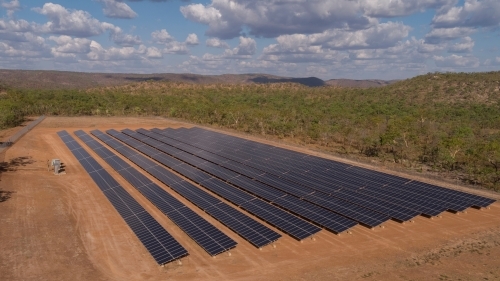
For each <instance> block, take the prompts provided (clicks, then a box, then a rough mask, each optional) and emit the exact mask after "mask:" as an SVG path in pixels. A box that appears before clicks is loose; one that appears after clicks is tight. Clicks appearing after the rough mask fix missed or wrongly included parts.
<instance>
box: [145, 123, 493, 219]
mask: <svg viewBox="0 0 500 281" xmlns="http://www.w3.org/2000/svg"><path fill="white" fill-rule="evenodd" d="M152 132H156V133H160V134H162V135H164V136H167V137H168V138H171V139H172V140H175V141H178V142H179V143H182V147H187V146H186V145H188V146H191V147H194V148H195V149H197V150H201V151H203V152H202V153H201V154H202V155H215V156H216V157H217V159H221V161H223V162H224V163H229V162H231V161H233V162H236V163H239V164H240V165H243V166H244V167H248V168H250V169H252V170H251V171H252V173H253V174H254V177H255V179H257V180H259V181H260V180H261V179H263V177H264V176H266V175H269V174H270V175H274V176H275V177H279V178H280V179H281V180H282V181H283V182H286V183H292V184H298V185H299V186H302V187H304V188H310V189H312V190H314V192H315V193H319V194H321V197H323V198H325V196H328V198H329V199H328V200H331V199H330V198H338V199H341V200H343V201H348V202H351V203H354V204H360V205H361V206H364V207H367V208H370V209H372V210H375V211H377V212H380V213H384V214H387V215H390V214H389V211H390V212H393V214H398V213H399V214H401V217H400V218H399V219H398V218H396V217H394V216H393V215H391V217H392V218H394V219H397V220H401V221H405V220H406V219H404V218H405V217H407V218H409V217H411V216H412V215H414V213H412V212H411V211H413V212H418V213H420V214H423V215H427V216H436V215H439V214H440V213H441V212H443V211H445V210H450V211H455V212H460V211H464V210H465V209H467V208H469V207H473V206H474V207H487V206H489V205H491V204H492V203H493V202H495V200H493V199H490V198H486V197H482V196H478V195H473V194H469V193H466V192H461V191H457V190H452V189H448V188H443V187H439V186H435V185H431V184H426V183H422V182H418V181H412V180H409V179H405V178H402V177H398V176H394V175H389V174H385V173H381V172H377V171H373V170H368V169H364V168H360V167H354V166H352V165H349V164H344V163H340V162H336V161H332V160H328V159H323V158H320V157H316V156H312V155H307V154H303V153H299V152H295V151H291V150H287V149H283V148H279V147H275V146H270V145H266V144H262V143H258V142H253V141H250V140H245V139H241V138H237V137H234V136H229V135H225V134H221V133H217V132H213V131H209V130H204V129H201V128H196V127H195V128H192V129H185V128H183V129H178V130H173V129H167V130H163V131H162V130H158V129H154V130H152ZM210 157H212V156H210ZM228 161H229V162H228ZM239 169H242V168H241V166H240V167H239ZM259 172H264V173H265V175H258V173H259ZM264 180H265V179H264ZM313 195H314V194H313ZM309 198H310V197H309ZM359 198H361V199H363V200H364V201H365V202H366V203H363V202H361V201H360V200H359ZM305 199H306V200H307V196H306V197H305ZM384 202H387V203H389V204H390V205H386V206H384ZM384 209H385V210H384Z"/></svg>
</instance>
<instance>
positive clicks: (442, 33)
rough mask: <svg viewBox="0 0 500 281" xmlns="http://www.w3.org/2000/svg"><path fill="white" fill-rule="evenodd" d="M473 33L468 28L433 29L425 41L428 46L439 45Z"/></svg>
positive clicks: (472, 30) (471, 29)
mask: <svg viewBox="0 0 500 281" xmlns="http://www.w3.org/2000/svg"><path fill="white" fill-rule="evenodd" d="M473 32H474V29H473V28H470V27H452V28H434V29H432V30H431V31H430V32H429V33H428V34H427V35H425V41H426V42H427V43H430V44H439V43H441V42H443V41H449V40H454V39H457V38H464V37H466V36H469V35H470V34H472V33H473Z"/></svg>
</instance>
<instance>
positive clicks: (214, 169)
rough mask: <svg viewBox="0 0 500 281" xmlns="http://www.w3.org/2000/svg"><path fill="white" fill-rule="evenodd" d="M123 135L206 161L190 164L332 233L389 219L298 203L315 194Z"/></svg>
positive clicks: (157, 143)
mask: <svg viewBox="0 0 500 281" xmlns="http://www.w3.org/2000/svg"><path fill="white" fill-rule="evenodd" d="M123 132H124V133H125V134H128V135H130V136H132V137H135V138H137V139H138V140H140V141H143V142H145V143H147V144H149V145H151V146H153V147H156V148H157V149H159V150H161V151H163V152H165V153H168V154H170V155H171V156H173V157H176V158H178V159H179V160H182V161H185V162H188V163H189V161H190V159H192V158H198V159H201V160H207V161H205V162H206V163H203V164H196V163H191V164H192V165H194V166H196V167H198V168H199V169H201V170H203V171H205V172H208V173H210V174H212V175H214V176H217V177H218V178H220V179H223V180H224V181H226V182H229V183H231V184H233V185H235V186H237V187H239V188H241V189H243V190H246V191H248V192H250V193H252V194H255V195H257V196H259V197H261V198H263V199H264V200H267V201H269V202H271V203H273V204H275V205H276V206H279V207H281V208H284V209H286V210H288V211H290V212H292V213H294V214H297V215H299V216H302V217H304V218H306V219H308V220H310V221H312V222H314V223H316V224H318V225H320V226H322V227H324V228H326V229H328V230H331V231H333V232H341V231H344V230H347V229H349V228H350V227H352V226H354V225H355V224H356V223H355V222H354V221H357V222H359V223H362V224H364V225H367V226H369V227H375V226H377V225H380V224H381V223H383V222H385V221H387V220H389V219H390V217H389V216H386V215H384V214H381V213H377V212H374V211H372V210H369V209H366V208H364V207H362V206H360V205H356V204H352V203H350V202H346V201H342V200H336V201H330V202H328V203H323V202H321V201H319V200H308V199H310V197H305V199H306V200H301V197H303V196H304V195H306V194H311V196H312V193H314V191H313V190H310V192H309V190H307V189H301V188H297V187H291V186H290V185H286V184H281V185H278V187H276V188H275V187H274V186H273V185H272V184H271V181H265V182H264V183H262V182H260V181H257V180H255V179H252V178H251V176H246V173H245V170H244V166H243V167H242V166H241V164H239V163H230V162H228V161H227V160H226V161H225V162H223V161H221V159H217V158H215V159H214V158H213V157H210V156H203V157H204V158H203V159H202V158H199V157H197V156H195V154H196V153H197V149H196V148H193V147H189V146H186V145H184V146H182V145H179V144H178V142H175V141H172V140H171V139H169V138H167V137H165V136H162V135H159V134H156V133H152V132H149V131H146V130H144V129H140V130H138V131H137V132H139V133H140V134H138V133H136V132H134V131H131V130H124V131H123ZM141 134H142V135H141ZM177 146H179V147H183V149H184V151H182V150H180V149H178V148H177ZM208 161H210V162H208ZM219 163H220V165H219ZM235 166H237V167H239V168H241V169H240V173H241V174H238V173H236V172H234V171H232V170H230V168H232V167H235ZM261 175H262V174H261ZM268 178H270V177H268ZM271 180H272V181H273V183H274V182H279V178H274V179H271ZM304 191H305V192H304ZM285 197H286V198H285ZM313 203H315V204H313ZM322 207H323V208H322ZM353 220H354V221H353ZM339 225H340V226H339Z"/></svg>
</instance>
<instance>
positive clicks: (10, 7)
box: [2, 0, 21, 17]
mask: <svg viewBox="0 0 500 281" xmlns="http://www.w3.org/2000/svg"><path fill="white" fill-rule="evenodd" d="M2 8H4V9H5V10H7V15H8V16H9V17H12V16H13V15H14V12H16V11H19V10H21V3H19V0H12V1H10V2H6V1H2Z"/></svg>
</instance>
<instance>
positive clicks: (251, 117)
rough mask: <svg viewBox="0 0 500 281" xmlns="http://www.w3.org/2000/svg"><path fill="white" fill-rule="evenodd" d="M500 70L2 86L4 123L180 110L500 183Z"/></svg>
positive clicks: (184, 115)
mask: <svg viewBox="0 0 500 281" xmlns="http://www.w3.org/2000/svg"><path fill="white" fill-rule="evenodd" d="M499 88H500V73H499V72H491V73H471V74H466V73H460V74H451V73H445V74H443V73H430V74H427V75H422V76H418V77H415V78H413V79H409V80H405V81H401V82H398V83H396V84H393V85H390V86H386V87H382V88H370V89H343V88H332V87H320V88H308V87H303V86H298V85H296V84H268V85H225V84H220V85H193V84H178V83H157V82H143V83H137V84H131V85H127V86H120V87H108V88H98V89H91V90H85V91H83V90H82V91H77V90H61V91H43V90H42V91H40V90H36V91H35V90H6V94H3V95H0V110H1V113H0V120H1V121H0V126H1V127H8V126H13V125H16V124H18V123H19V122H20V121H21V120H22V118H23V116H26V115H41V114H46V115H64V116H81V115H102V116H140V115H157V116H166V117H175V118H181V119H184V120H188V121H191V122H195V123H199V124H211V125H217V126H221V127H225V128H232V129H236V130H239V131H244V132H248V133H252V134H265V135H273V136H276V137H280V138H286V139H287V140H294V141H296V142H300V143H306V144H315V145H317V146H319V147H321V148H322V149H324V150H329V151H334V152H337V153H344V154H350V155H353V154H355V155H362V156H366V157H375V158H377V159H380V160H381V161H390V162H394V163H397V164H398V165H402V166H405V167H407V168H411V169H416V170H421V169H424V168H425V169H430V170H434V171H440V172H447V173H449V174H452V175H454V176H458V177H460V179H461V180H463V181H466V182H470V183H478V184H481V185H483V186H485V187H488V188H491V189H495V190H499V189H500V92H499Z"/></svg>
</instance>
